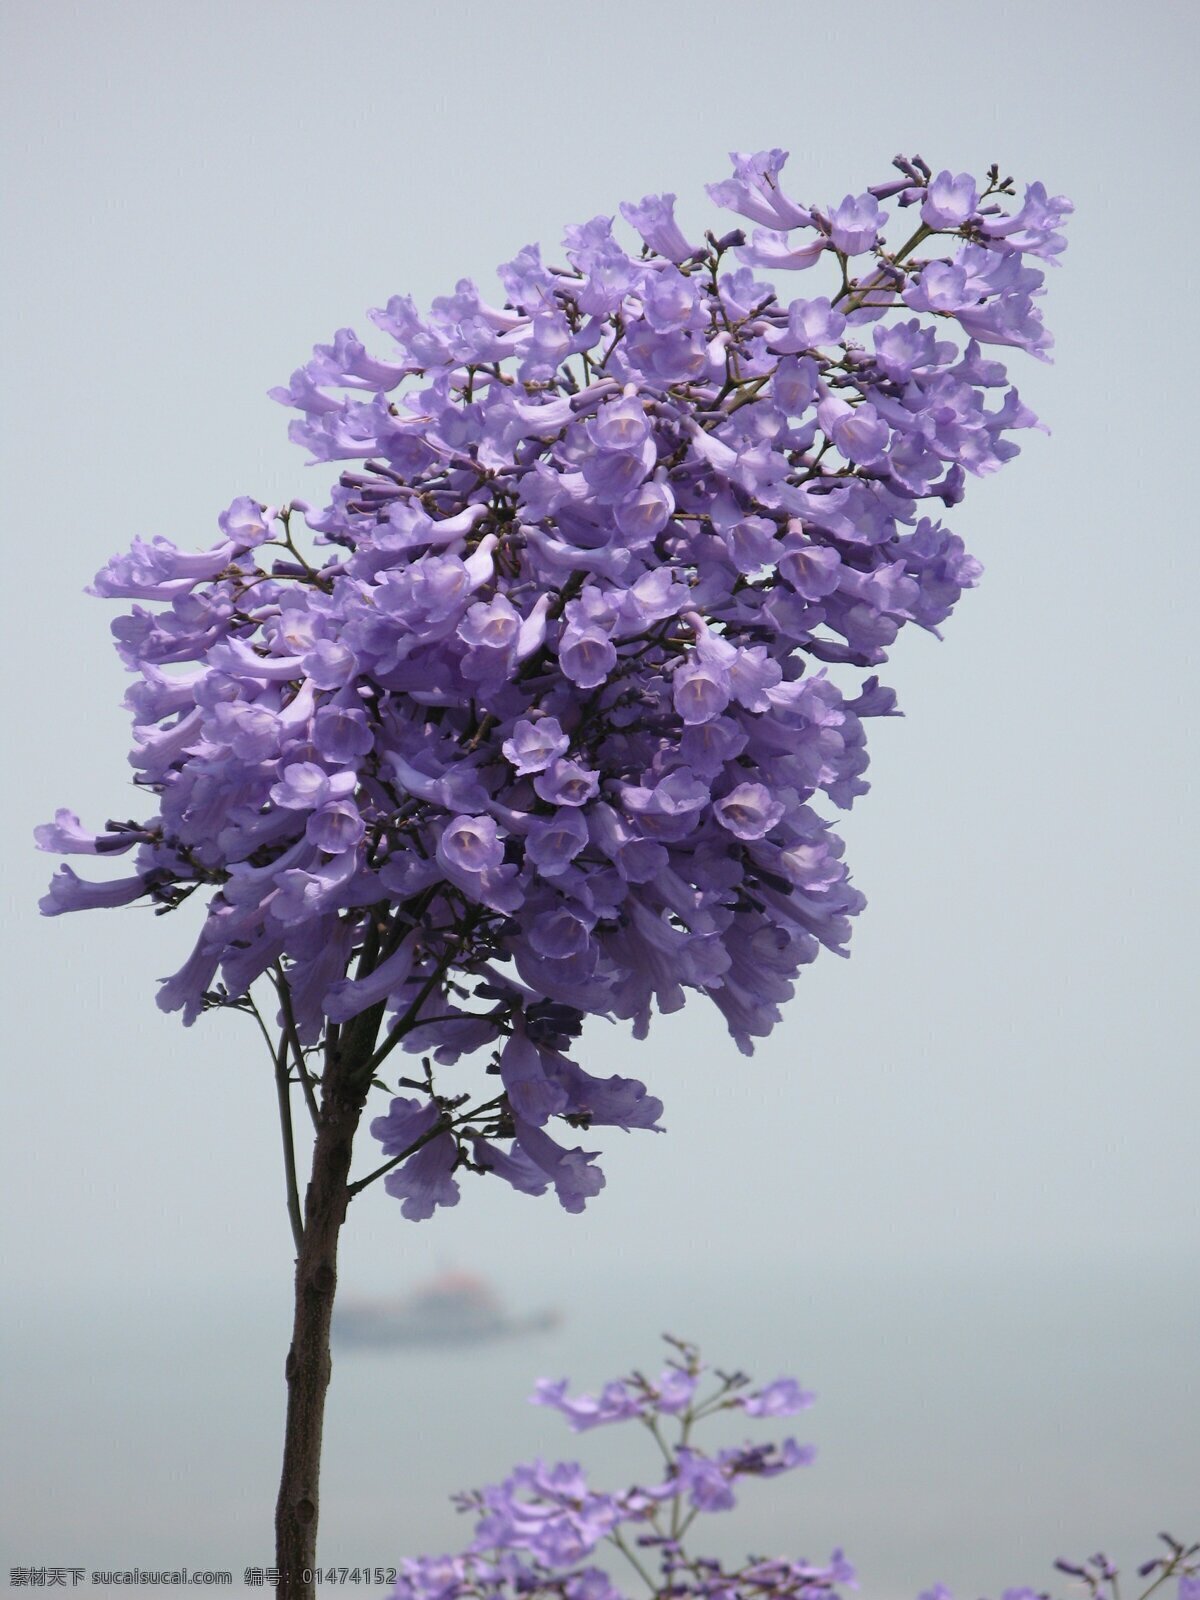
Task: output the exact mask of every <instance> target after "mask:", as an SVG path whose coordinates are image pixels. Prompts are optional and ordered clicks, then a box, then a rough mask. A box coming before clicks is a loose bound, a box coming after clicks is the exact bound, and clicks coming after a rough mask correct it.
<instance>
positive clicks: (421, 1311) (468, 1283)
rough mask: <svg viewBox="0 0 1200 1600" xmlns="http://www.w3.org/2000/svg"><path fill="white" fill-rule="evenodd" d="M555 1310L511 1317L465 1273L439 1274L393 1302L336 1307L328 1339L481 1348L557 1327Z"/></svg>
mask: <svg viewBox="0 0 1200 1600" xmlns="http://www.w3.org/2000/svg"><path fill="white" fill-rule="evenodd" d="M560 1320H561V1318H560V1316H559V1313H558V1312H557V1311H538V1312H533V1313H532V1314H530V1315H527V1316H523V1317H514V1316H510V1315H509V1314H508V1312H506V1311H505V1309H504V1307H503V1305H502V1304H501V1303H500V1300H499V1299H498V1297H497V1295H496V1293H495V1291H494V1290H493V1289H491V1288H489V1286H488V1285H487V1284H486V1283H484V1282H483V1280H482V1279H481V1278H476V1277H474V1276H472V1274H470V1273H468V1272H443V1273H440V1274H439V1275H438V1276H437V1277H436V1278H432V1279H431V1280H430V1281H429V1282H428V1283H426V1284H424V1285H423V1286H422V1287H420V1288H418V1289H414V1290H413V1292H412V1293H411V1294H408V1295H403V1296H401V1297H399V1298H397V1299H393V1300H353V1299H351V1300H348V1301H346V1302H345V1303H344V1304H343V1305H339V1306H337V1307H336V1308H335V1310H334V1313H333V1336H334V1338H335V1339H336V1340H337V1342H338V1343H339V1344H341V1345H345V1346H358V1347H360V1348H369V1347H374V1348H386V1347H388V1346H392V1345H401V1346H402V1345H435V1344H438V1345H444V1344H484V1343H488V1342H490V1341H492V1340H494V1339H511V1338H513V1337H514V1336H516V1335H518V1334H523V1333H541V1332H544V1331H545V1330H546V1329H547V1328H554V1327H557V1326H558V1324H559V1322H560Z"/></svg>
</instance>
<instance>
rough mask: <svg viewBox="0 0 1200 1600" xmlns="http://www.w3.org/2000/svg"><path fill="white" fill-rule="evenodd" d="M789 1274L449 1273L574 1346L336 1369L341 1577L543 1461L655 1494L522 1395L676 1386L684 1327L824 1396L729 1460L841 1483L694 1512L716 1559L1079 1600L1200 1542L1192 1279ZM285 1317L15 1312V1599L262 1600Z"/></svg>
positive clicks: (210, 1297)
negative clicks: (1163, 1550) (1097, 1582)
mask: <svg viewBox="0 0 1200 1600" xmlns="http://www.w3.org/2000/svg"><path fill="white" fill-rule="evenodd" d="M785 1259H786V1254H785V1252H784V1251H783V1250H782V1248H781V1251H780V1262H781V1266H780V1272H779V1274H778V1275H777V1276H774V1275H772V1274H770V1273H765V1272H757V1273H755V1274H753V1275H751V1274H749V1273H748V1272H745V1271H743V1275H742V1276H741V1277H740V1278H739V1276H738V1275H737V1274H736V1273H731V1271H730V1270H729V1268H727V1267H725V1266H718V1265H717V1264H716V1263H714V1267H713V1272H712V1275H711V1277H704V1276H703V1275H700V1274H696V1273H695V1272H692V1273H691V1274H690V1275H689V1274H682V1273H681V1275H680V1276H679V1278H678V1279H677V1281H673V1282H672V1281H666V1280H665V1279H664V1278H663V1276H662V1275H658V1276H656V1277H653V1278H651V1277H649V1276H646V1275H645V1274H644V1273H643V1274H642V1275H639V1273H638V1271H637V1270H634V1269H631V1270H630V1272H629V1273H628V1274H627V1275H625V1274H616V1275H611V1276H608V1277H604V1278H600V1277H596V1276H594V1275H591V1274H589V1272H588V1270H587V1268H586V1264H585V1263H582V1262H563V1263H557V1264H554V1265H553V1267H550V1266H547V1268H546V1270H545V1271H543V1272H533V1271H530V1272H529V1273H528V1274H526V1275H523V1276H522V1277H520V1278H515V1277H514V1278H512V1279H511V1280H510V1279H506V1278H505V1277H504V1276H503V1275H501V1274H497V1273H496V1272H494V1271H489V1269H488V1268H487V1267H486V1266H485V1265H484V1264H482V1263H478V1262H456V1263H454V1265H455V1266H460V1267H464V1268H467V1269H469V1270H472V1271H476V1272H479V1273H480V1274H481V1275H483V1276H485V1277H487V1278H488V1281H489V1282H491V1283H492V1284H493V1285H494V1286H495V1288H496V1290H497V1292H498V1293H499V1294H500V1295H501V1297H502V1298H503V1299H504V1301H505V1302H506V1305H507V1307H508V1309H510V1310H511V1311H512V1312H513V1313H514V1314H526V1313H532V1312H535V1311H541V1310H543V1309H546V1310H555V1311H557V1312H559V1313H560V1314H561V1318H562V1320H561V1323H560V1324H559V1325H558V1326H557V1327H555V1328H553V1329H550V1330H548V1331H545V1332H541V1333H537V1334H531V1335H526V1336H524V1337H519V1338H513V1339H511V1340H507V1341H498V1342H495V1343H492V1344H479V1345H466V1346H453V1345H452V1346H446V1347H444V1348H440V1349H439V1348H409V1349H395V1350H357V1349H351V1350H344V1349H343V1350H338V1351H337V1352H336V1353H335V1371H334V1378H333V1385H332V1390H331V1395H330V1402H329V1410H328V1415H327V1422H326V1444H325V1463H324V1478H323V1486H322V1508H321V1546H320V1559H321V1562H322V1564H323V1565H336V1566H342V1565H344V1566H350V1567H354V1566H369V1567H372V1568H374V1567H376V1566H386V1565H394V1564H395V1563H396V1562H397V1560H398V1559H399V1558H400V1557H402V1556H404V1555H411V1554H417V1553H424V1552H434V1551H441V1550H448V1549H453V1548H457V1547H458V1546H460V1545H461V1544H462V1543H463V1542H465V1538H466V1535H467V1533H468V1526H467V1523H466V1521H465V1520H464V1519H463V1518H461V1517H459V1516H458V1515H457V1514H456V1513H455V1511H454V1509H453V1508H452V1506H451V1505H450V1502H449V1496H450V1494H451V1493H452V1492H453V1491H454V1490H455V1489H457V1488H465V1487H471V1486H476V1485H480V1484H483V1483H485V1482H490V1481H494V1480H495V1479H497V1478H498V1477H500V1476H502V1475H503V1474H504V1473H505V1472H506V1469H507V1468H508V1467H509V1466H510V1465H512V1464H513V1463H515V1462H516V1461H518V1460H526V1459H530V1458H532V1457H534V1456H536V1455H542V1456H545V1457H548V1458H550V1459H564V1460H580V1461H582V1462H584V1463H586V1464H589V1465H591V1466H592V1468H593V1470H594V1481H595V1482H597V1483H598V1484H599V1485H602V1486H607V1487H617V1486H620V1485H623V1484H625V1483H628V1482H630V1481H635V1480H637V1479H639V1478H640V1479H642V1480H643V1481H646V1480H648V1479H649V1478H650V1476H651V1474H653V1472H654V1470H655V1463H654V1458H653V1456H652V1454H651V1453H650V1452H651V1450H652V1447H651V1446H650V1441H649V1440H648V1439H647V1438H646V1437H645V1436H644V1435H643V1434H642V1433H641V1432H640V1431H639V1430H637V1429H635V1428H632V1427H617V1428H606V1429H600V1430H596V1431H595V1432H591V1433H588V1434H585V1435H582V1436H573V1435H571V1434H570V1433H569V1432H568V1431H567V1429H566V1427H565V1425H564V1423H563V1422H562V1420H561V1419H560V1418H559V1417H558V1416H557V1415H556V1414H555V1413H553V1412H549V1411H546V1410H543V1409H540V1408H535V1407H532V1406H529V1405H528V1404H527V1403H526V1397H527V1396H528V1394H529V1392H530V1390H531V1388H532V1384H533V1380H534V1379H535V1378H536V1377H539V1376H543V1375H546V1376H551V1377H561V1376H570V1377H571V1378H572V1380H573V1383H574V1384H575V1385H576V1386H587V1385H592V1384H596V1383H598V1382H599V1381H601V1380H603V1379H604V1378H607V1377H611V1376H615V1375H617V1374H618V1373H622V1372H625V1371H628V1370H629V1369H630V1368H632V1367H635V1366H637V1367H641V1368H643V1369H647V1370H650V1369H654V1370H657V1369H656V1368H655V1363H656V1362H658V1361H659V1360H660V1358H661V1357H662V1356H663V1355H665V1354H666V1351H665V1348H664V1347H663V1346H662V1345H661V1344H660V1342H659V1335H660V1333H661V1332H662V1331H663V1330H664V1329H669V1330H670V1331H672V1332H674V1333H677V1334H679V1335H683V1336H687V1337H689V1338H691V1339H692V1340H694V1341H696V1342H698V1343H699V1344H700V1345H701V1347H702V1349H703V1351H704V1353H705V1355H706V1356H707V1357H708V1358H709V1359H710V1360H711V1361H712V1362H713V1363H714V1364H715V1365H717V1366H725V1367H733V1366H741V1367H743V1368H745V1369H747V1370H748V1371H750V1372H751V1374H752V1375H753V1376H754V1377H756V1378H758V1379H759V1380H762V1381H766V1380H769V1379H770V1378H773V1377H775V1376H777V1375H779V1374H780V1373H789V1374H793V1375H795V1376H797V1377H799V1378H800V1380H801V1381H802V1382H803V1383H804V1384H805V1385H806V1386H807V1387H810V1388H812V1389H814V1390H816V1391H817V1395H818V1401H817V1404H816V1406H815V1407H814V1408H813V1409H812V1410H811V1411H808V1412H805V1413H803V1414H802V1415H801V1416H799V1417H796V1418H791V1419H784V1420H783V1422H782V1423H776V1424H774V1425H770V1424H757V1425H756V1426H754V1427H753V1428H752V1429H751V1428H747V1426H746V1424H745V1423H743V1426H742V1428H739V1427H738V1426H737V1423H736V1421H734V1422H733V1423H729V1422H727V1421H726V1420H725V1419H719V1420H718V1422H717V1423H716V1424H715V1425H710V1426H711V1428H712V1431H711V1433H710V1439H711V1440H718V1439H719V1440H720V1442H732V1441H734V1440H740V1439H741V1438H742V1437H745V1435H746V1433H748V1432H753V1433H754V1435H755V1436H756V1437H762V1438H771V1437H780V1436H782V1434H783V1433H785V1432H791V1433H794V1434H795V1436H796V1437H798V1438H799V1439H801V1440H806V1441H813V1442H815V1443H816V1445H817V1446H818V1459H817V1461H816V1463H815V1464H814V1465H813V1466H811V1467H809V1468H805V1469H801V1470H800V1471H798V1472H796V1473H793V1474H791V1475H789V1476H787V1477H785V1478H783V1479H778V1480H773V1481H770V1482H766V1483H760V1484H753V1483H752V1484H750V1485H749V1486H748V1487H747V1488H746V1489H745V1491H744V1493H743V1495H742V1499H741V1503H740V1505H739V1507H738V1509H737V1510H736V1511H734V1512H732V1513H727V1514H725V1515H714V1516H710V1517H707V1518H704V1519H702V1521H701V1523H700V1524H699V1526H698V1529H697V1533H700V1532H701V1531H702V1532H703V1539H702V1540H701V1541H699V1542H698V1543H697V1544H696V1545H695V1548H696V1549H697V1550H700V1551H701V1552H702V1553H713V1554H720V1555H723V1556H727V1557H738V1556H742V1555H745V1554H746V1553H748V1552H751V1551H753V1552H754V1553H756V1554H775V1553H779V1554H784V1553H786V1554H788V1555H793V1556H806V1557H808V1558H809V1559H813V1560H818V1559H822V1558H824V1557H825V1556H826V1555H828V1553H829V1552H830V1550H831V1549H833V1548H834V1547H835V1546H842V1547H844V1548H845V1550H846V1552H847V1554H848V1556H849V1558H850V1560H851V1561H852V1562H854V1564H855V1565H856V1567H857V1568H858V1572H859V1582H860V1589H861V1593H862V1594H863V1595H864V1596H868V1597H870V1600H914V1597H915V1596H916V1595H917V1594H918V1592H919V1591H920V1590H922V1589H925V1588H928V1587H929V1586H930V1585H931V1584H933V1583H934V1582H935V1581H942V1582H945V1583H948V1584H949V1585H950V1586H951V1587H952V1588H953V1590H954V1592H955V1594H956V1596H957V1597H958V1600H975V1597H976V1596H979V1595H984V1594H988V1595H992V1596H998V1595H999V1594H1000V1592H1001V1590H1002V1589H1003V1588H1005V1587H1009V1586H1012V1585H1016V1584H1026V1583H1028V1584H1030V1585H1031V1586H1033V1587H1034V1588H1041V1587H1049V1586H1050V1585H1051V1583H1052V1582H1053V1583H1055V1585H1056V1587H1057V1588H1058V1589H1059V1592H1061V1587H1062V1580H1056V1575H1054V1574H1053V1573H1052V1572H1051V1562H1052V1561H1053V1559H1054V1557H1055V1556H1058V1555H1070V1556H1075V1557H1078V1556H1083V1555H1088V1554H1090V1553H1091V1552H1092V1551H1093V1550H1094V1549H1096V1548H1097V1547H1098V1546H1104V1547H1105V1548H1106V1549H1108V1551H1109V1553H1110V1554H1111V1555H1113V1556H1114V1557H1115V1558H1118V1559H1120V1560H1121V1561H1123V1562H1125V1563H1128V1564H1130V1565H1132V1564H1133V1563H1135V1562H1136V1561H1138V1560H1141V1559H1144V1558H1145V1557H1146V1556H1148V1555H1149V1554H1150V1553H1152V1550H1153V1545H1154V1540H1155V1535H1156V1533H1157V1531H1158V1529H1159V1528H1161V1527H1166V1528H1168V1529H1169V1530H1170V1531H1172V1532H1174V1533H1176V1534H1177V1535H1179V1536H1181V1537H1184V1536H1190V1537H1195V1536H1197V1533H1198V1532H1200V1448H1198V1446H1197V1405H1198V1396H1197V1385H1196V1377H1195V1374H1196V1370H1197V1367H1198V1363H1197V1361H1196V1353H1197V1351H1198V1350H1200V1300H1198V1298H1197V1291H1196V1286H1195V1284H1194V1282H1192V1281H1189V1280H1188V1279H1187V1278H1186V1277H1185V1278H1183V1279H1181V1277H1180V1275H1179V1274H1177V1273H1175V1272H1173V1271H1172V1269H1171V1265H1170V1263H1168V1262H1164V1263H1161V1264H1160V1265H1158V1266H1155V1267H1152V1266H1150V1265H1139V1266H1131V1265H1125V1266H1123V1267H1121V1268H1120V1269H1119V1270H1117V1269H1105V1268H1102V1267H1100V1266H1099V1265H1097V1266H1096V1267H1095V1268H1094V1269H1084V1268H1083V1267H1081V1265H1080V1264H1079V1263H1074V1264H1073V1265H1072V1266H1071V1267H1070V1269H1069V1270H1068V1269H1064V1268H1056V1267H1055V1266H1054V1265H1053V1264H1052V1263H1038V1264H1030V1263H1013V1264H1010V1265H1009V1266H1007V1267H1005V1268H999V1267H997V1266H996V1265H995V1264H994V1263H992V1264H989V1265H988V1266H987V1267H986V1268H985V1267H984V1266H983V1265H982V1264H980V1265H977V1266H973V1265H971V1264H967V1265H962V1264H959V1265H957V1266H955V1267H953V1268H948V1267H945V1266H942V1267H939V1266H937V1265H936V1264H934V1263H926V1264H924V1265H922V1266H919V1267H914V1266H913V1265H911V1264H904V1265H900V1264H896V1265H895V1266H893V1267H886V1268H881V1267H874V1268H872V1269H871V1270H869V1271H868V1270H862V1271H852V1270H850V1269H849V1268H848V1267H844V1266H834V1265H830V1266H826V1267H824V1268H814V1269H812V1270H810V1271H808V1272H807V1273H806V1277H805V1281H804V1283H803V1284H802V1285H801V1284H800V1283H798V1282H796V1281H793V1279H792V1278H791V1277H790V1276H789V1272H788V1270H787V1268H786V1267H785V1266H784V1264H783V1263H784V1262H785ZM370 1287H371V1286H368V1285H362V1284H352V1283H350V1284H347V1283H345V1282H344V1283H343V1285H342V1288H343V1291H346V1292H354V1291H355V1290H357V1291H359V1292H362V1291H363V1290H365V1289H367V1288H370ZM408 1287H412V1285H411V1284H404V1283H399V1284H397V1285H396V1286H395V1291H403V1290H404V1289H405V1288H408ZM289 1316H290V1308H289V1305H288V1300H287V1296H286V1295H285V1294H282V1293H271V1294H268V1293H265V1292H263V1291H261V1290H259V1291H247V1290H237V1289H234V1288H232V1287H231V1288H230V1290H229V1291H228V1293H226V1294H221V1293H219V1292H211V1291H205V1294H204V1297H203V1298H201V1299H197V1300H196V1302H195V1303H190V1302H187V1301H184V1300H182V1299H181V1298H179V1296H178V1295H172V1296H168V1297H166V1298H156V1297H155V1295H154V1294H153V1293H151V1292H150V1291H148V1290H147V1289H146V1288H145V1287H141V1288H134V1287H132V1286H130V1287H128V1288H127V1289H126V1290H125V1291H124V1292H118V1291H116V1290H114V1291H113V1293H112V1294H111V1295H110V1296H108V1297H106V1296H104V1295H100V1296H90V1297H89V1298H88V1303H87V1304H80V1303H74V1302H71V1303H66V1302H62V1303H56V1302H54V1301H52V1300H46V1301H44V1302H41V1303H31V1302H30V1301H29V1300H28V1299H27V1300H25V1301H24V1302H23V1303H20V1304H16V1305H11V1306H10V1307H9V1309H8V1312H7V1315H6V1318H5V1335H4V1351H3V1368H4V1372H5V1374H6V1382H5V1395H4V1412H3V1435H4V1438H5V1441H6V1445H5V1471H6V1475H7V1477H8V1480H9V1481H8V1482H7V1484H6V1486H5V1491H4V1505H3V1518H4V1528H3V1535H2V1550H3V1564H4V1577H5V1578H7V1577H8V1574H9V1569H10V1568H11V1567H13V1566H16V1565H20V1566H25V1567H32V1566H50V1565H55V1566H77V1567H84V1568H85V1569H87V1571H88V1573H89V1587H90V1588H91V1591H92V1592H93V1593H94V1592H96V1591H97V1587H98V1586H93V1585H91V1584H90V1572H91V1571H93V1570H108V1569H123V1568H128V1567H133V1566H140V1567H144V1568H147V1567H162V1568H177V1567H181V1566H187V1567H189V1568H190V1569H191V1570H192V1571H195V1570H198V1569H200V1568H204V1567H208V1568H220V1567H225V1568H229V1569H231V1570H232V1571H233V1573H234V1585H233V1589H232V1591H230V1590H224V1591H223V1592H226V1593H229V1592H233V1593H242V1592H243V1576H244V1570H245V1568H246V1567H247V1566H260V1567H262V1566H268V1565H269V1564H270V1561H271V1548H270V1541H271V1519H272V1508H273V1502H274V1493H275V1480H276V1473H277V1466H278V1456H279V1448H280V1437H281V1425H282V1416H283V1384H282V1377H281V1374H282V1366H283V1356H284V1354H285V1351H286V1346H287V1338H288V1327H289ZM722 1428H724V1432H723V1433H722V1432H721V1430H722ZM705 1524H707V1526H705ZM244 1592H247V1593H259V1594H261V1593H262V1592H263V1591H262V1590H261V1589H248V1590H245V1591H244ZM352 1592H355V1593H360V1594H361V1593H364V1592H367V1589H366V1586H360V1587H358V1588H356V1589H354V1590H353V1591H352ZM370 1592H377V1591H375V1590H374V1589H373V1588H372V1589H371V1590H370ZM630 1592H631V1593H637V1589H636V1587H635V1588H634V1589H632V1590H631V1591H630Z"/></svg>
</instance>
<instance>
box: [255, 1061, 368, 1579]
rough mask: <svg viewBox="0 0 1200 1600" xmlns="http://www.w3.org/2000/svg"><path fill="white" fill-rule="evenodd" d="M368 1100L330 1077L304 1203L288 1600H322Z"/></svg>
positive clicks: (278, 1536) (283, 1498)
mask: <svg viewBox="0 0 1200 1600" xmlns="http://www.w3.org/2000/svg"><path fill="white" fill-rule="evenodd" d="M365 1100H366V1085H363V1086H362V1087H361V1089H360V1088H359V1087H358V1086H357V1085H356V1084H354V1083H353V1082H352V1075H351V1074H350V1073H348V1072H346V1071H345V1070H344V1069H343V1070H337V1069H335V1071H334V1072H333V1073H332V1074H331V1075H329V1077H327V1080H326V1083H325V1086H324V1093H323V1095H322V1101H321V1110H320V1116H319V1120H318V1127H317V1137H316V1142H315V1145H314V1149H313V1164H312V1176H311V1178H310V1181H309V1185H308V1191H307V1194H306V1197H305V1203H304V1236H303V1239H302V1241H301V1246H300V1252H299V1255H298V1256H297V1259H296V1314H295V1321H294V1323H293V1328H292V1346H291V1349H290V1350H289V1351H288V1358H287V1364H286V1367H285V1372H286V1375H287V1387H288V1402H287V1426H286V1432H285V1435H284V1447H283V1475H282V1478H281V1480H280V1485H279V1500H278V1502H277V1504H276V1508H275V1560H276V1565H277V1567H278V1569H279V1581H278V1586H277V1588H276V1594H277V1596H279V1597H280V1600H301V1597H303V1600H311V1597H312V1596H313V1595H315V1593H316V1590H315V1587H314V1584H313V1581H312V1577H311V1573H312V1570H313V1568H314V1567H315V1566H316V1550H317V1515H318V1510H319V1499H318V1485H319V1480H320V1468H321V1432H322V1427H323V1423H324V1418H325V1394H326V1391H327V1389H328V1387H329V1375H330V1372H331V1370H332V1362H331V1360H330V1355H329V1325H330V1320H331V1318H332V1315H333V1298H334V1292H335V1290H336V1288H337V1243H338V1232H339V1230H340V1228H341V1226H342V1223H343V1222H344V1221H345V1218H346V1207H347V1205H348V1204H349V1200H350V1195H349V1191H348V1188H347V1179H348V1176H349V1172H350V1155H351V1148H352V1145H353V1142H354V1134H355V1131H356V1129H357V1127H358V1123H359V1119H360V1118H361V1116H362V1111H363V1104H364V1102H365Z"/></svg>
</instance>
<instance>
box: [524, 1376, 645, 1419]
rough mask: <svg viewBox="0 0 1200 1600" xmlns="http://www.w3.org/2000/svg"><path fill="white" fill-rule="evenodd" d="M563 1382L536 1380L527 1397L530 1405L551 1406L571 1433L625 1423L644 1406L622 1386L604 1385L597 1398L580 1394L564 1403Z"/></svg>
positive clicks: (565, 1395)
mask: <svg viewBox="0 0 1200 1600" xmlns="http://www.w3.org/2000/svg"><path fill="white" fill-rule="evenodd" d="M567 1383H568V1380H567V1379H566V1378H562V1379H560V1380H559V1381H558V1382H557V1383H555V1382H552V1381H551V1380H550V1379H549V1378H539V1379H538V1381H537V1384H536V1386H535V1387H534V1391H533V1393H532V1394H531V1395H530V1397H529V1403H530V1405H535V1406H553V1408H554V1409H555V1411H561V1412H562V1414H563V1416H564V1417H566V1419H567V1421H568V1422H569V1423H570V1425H571V1432H572V1433H586V1432H587V1430H588V1429H589V1428H599V1427H602V1426H603V1425H604V1424H605V1423H606V1422H626V1421H628V1420H629V1419H630V1418H631V1417H640V1416H641V1415H642V1414H643V1412H644V1411H645V1409H646V1402H645V1401H644V1400H643V1399H642V1398H641V1397H640V1396H638V1395H634V1394H632V1393H631V1392H630V1391H629V1389H628V1388H627V1386H626V1385H625V1384H624V1383H606V1384H605V1385H604V1388H603V1389H602V1390H601V1391H600V1393H599V1394H598V1395H587V1394H581V1395H579V1396H578V1397H577V1398H576V1399H574V1400H568V1399H567Z"/></svg>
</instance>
